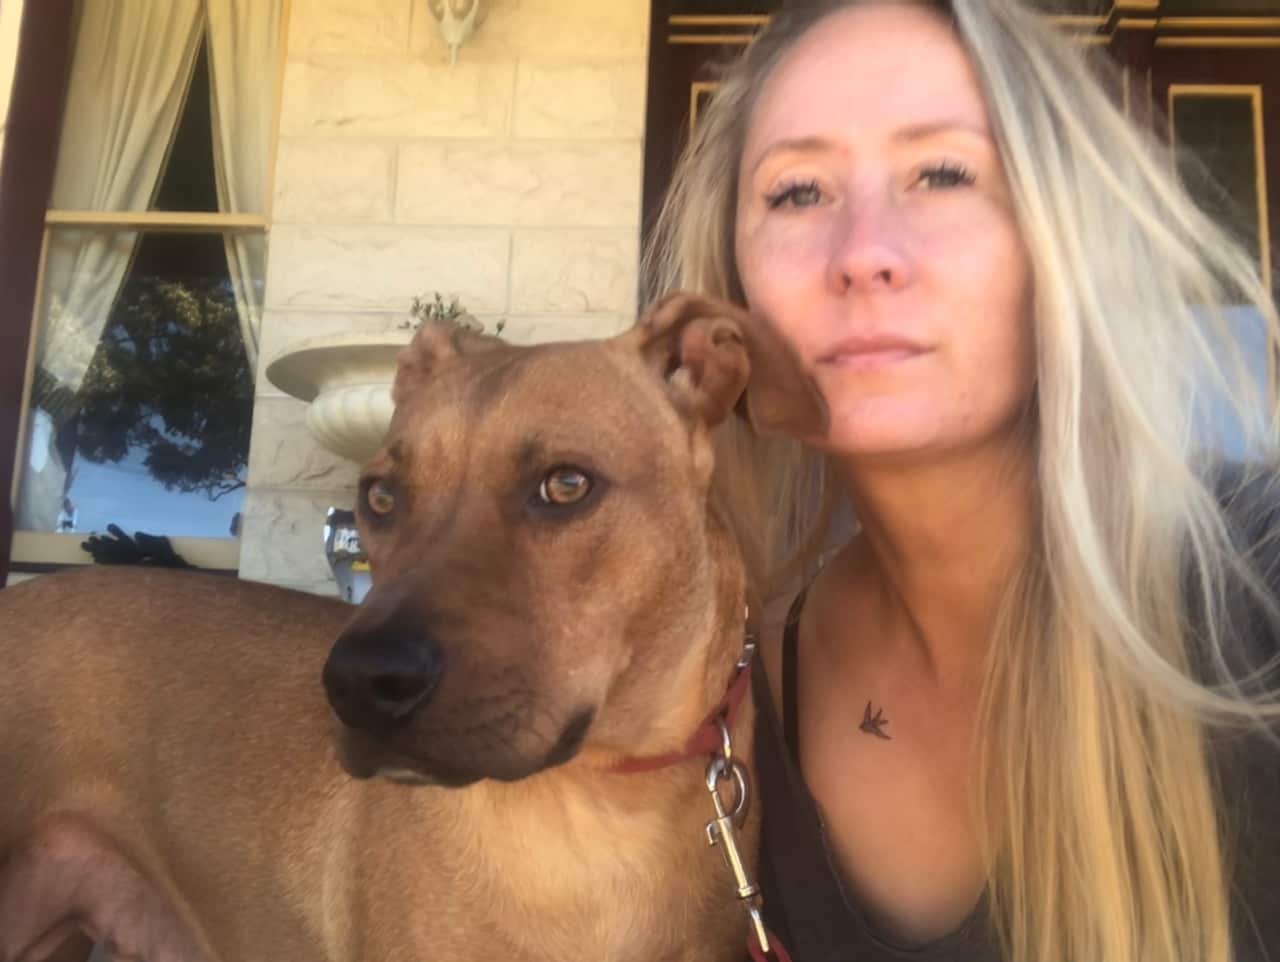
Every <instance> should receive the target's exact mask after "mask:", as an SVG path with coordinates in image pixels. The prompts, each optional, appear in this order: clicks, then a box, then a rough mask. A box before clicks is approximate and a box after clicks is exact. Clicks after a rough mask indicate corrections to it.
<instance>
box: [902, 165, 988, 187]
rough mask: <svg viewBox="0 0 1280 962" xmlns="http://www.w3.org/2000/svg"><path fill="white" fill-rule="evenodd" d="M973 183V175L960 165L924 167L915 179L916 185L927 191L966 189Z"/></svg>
mask: <svg viewBox="0 0 1280 962" xmlns="http://www.w3.org/2000/svg"><path fill="white" fill-rule="evenodd" d="M973 182H974V176H973V174H971V173H969V171H968V169H967V168H966V167H964V166H963V165H962V164H952V163H946V164H935V165H934V166H932V167H926V168H925V169H924V170H922V171H920V175H919V176H918V177H917V178H916V183H917V184H922V185H923V186H924V187H926V188H928V189H929V190H945V189H946V188H948V187H968V186H969V185H970V184H972V183H973Z"/></svg>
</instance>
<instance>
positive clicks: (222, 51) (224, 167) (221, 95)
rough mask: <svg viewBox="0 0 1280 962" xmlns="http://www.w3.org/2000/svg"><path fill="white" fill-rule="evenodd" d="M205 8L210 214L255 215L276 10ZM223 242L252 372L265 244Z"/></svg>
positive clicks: (264, 155) (261, 190) (236, 0)
mask: <svg viewBox="0 0 1280 962" xmlns="http://www.w3.org/2000/svg"><path fill="white" fill-rule="evenodd" d="M206 3H207V5H208V7H207V8H208V16H209V74H210V78H211V86H212V98H213V162H214V172H215V174H216V177H217V184H218V209H219V210H221V211H224V212H226V213H232V214H261V213H264V212H265V211H266V209H267V183H268V180H269V174H270V171H268V170H267V164H268V163H269V161H270V156H269V155H270V150H271V118H272V114H273V111H274V109H275V97H274V91H275V86H276V68H277V63H276V59H277V58H276V44H277V41H278V35H279V31H280V4H278V3H263V2H262V0H206ZM225 242H226V249H227V264H228V266H229V267H230V269H231V284H232V287H233V288H234V289H235V296H236V309H237V312H238V313H239V316H240V331H241V333H242V334H243V335H244V346H245V351H246V352H247V353H248V355H249V366H250V368H251V369H253V370H256V369H257V364H258V336H259V332H260V331H261V329H262V282H263V278H264V276H265V273H266V253H267V249H266V238H265V237H264V236H263V235H262V234H256V233H255V234H242V233H228V234H227V235H226V238H225Z"/></svg>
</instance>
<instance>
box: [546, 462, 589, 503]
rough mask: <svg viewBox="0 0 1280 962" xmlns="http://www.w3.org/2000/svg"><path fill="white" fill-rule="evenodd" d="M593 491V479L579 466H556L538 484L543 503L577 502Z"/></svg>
mask: <svg viewBox="0 0 1280 962" xmlns="http://www.w3.org/2000/svg"><path fill="white" fill-rule="evenodd" d="M590 492H591V479H590V478H589V477H587V475H586V474H584V473H583V472H582V471H579V470H578V469H577V468H556V469H555V470H554V471H551V472H549V473H548V474H547V476H546V477H545V478H543V479H542V483H541V484H540V485H539V486H538V500H540V501H541V502H542V503H543V504H577V503H578V502H579V501H581V500H582V499H583V498H585V497H586V496H587V495H588V494H589V493H590Z"/></svg>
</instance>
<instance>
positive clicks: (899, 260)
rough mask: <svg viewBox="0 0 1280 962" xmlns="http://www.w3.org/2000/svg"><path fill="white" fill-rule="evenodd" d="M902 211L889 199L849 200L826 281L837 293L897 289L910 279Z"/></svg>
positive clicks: (837, 228) (836, 229) (838, 227)
mask: <svg viewBox="0 0 1280 962" xmlns="http://www.w3.org/2000/svg"><path fill="white" fill-rule="evenodd" d="M903 240H904V238H903V235H902V229H901V225H900V223H899V212H898V211H896V210H895V209H894V205H893V203H892V201H891V200H889V199H882V198H874V199H872V198H867V199H863V200H861V201H859V202H858V203H856V204H850V205H849V206H848V207H846V208H845V210H844V212H843V214H842V215H841V216H840V217H839V218H838V219H837V222H836V224H835V227H834V232H833V237H832V241H831V253H830V261H829V264H828V277H827V281H828V284H829V286H830V287H831V289H832V291H833V292H834V293H836V294H841V295H843V294H848V293H865V294H870V293H877V292H887V291H892V290H897V289H899V288H901V287H903V286H905V285H906V284H908V283H909V282H910V280H911V264H910V261H909V259H908V257H907V254H906V251H905V249H904V246H903Z"/></svg>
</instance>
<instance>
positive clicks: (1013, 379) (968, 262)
mask: <svg viewBox="0 0 1280 962" xmlns="http://www.w3.org/2000/svg"><path fill="white" fill-rule="evenodd" d="M739 185H740V186H739V191H738V206H737V226H736V235H735V249H736V257H737V264H738V270H739V274H740V276H741V278H742V283H743V287H744V290H745V292H746V296H747V301H748V303H749V305H750V306H751V307H752V308H754V309H755V310H757V311H759V312H761V313H763V314H765V315H766V316H768V317H770V318H771V319H772V320H773V321H774V323H775V324H777V326H778V327H779V328H780V329H781V331H782V333H783V334H784V335H785V336H786V337H787V338H788V339H789V340H790V341H791V342H792V343H793V344H794V345H795V347H796V348H797V350H798V351H799V353H800V356H801V358H802V359H803V360H804V362H805V364H806V366H807V367H808V368H809V370H810V371H811V372H812V373H813V375H814V377H815V379H816V380H817V383H818V385H819V387H820V389H821V391H822V393H823V395H824V396H825V398H826V400H827V404H828V406H829V407H830V411H831V424H830V429H829V432H828V434H827V435H826V437H825V438H810V439H806V440H809V441H810V442H811V443H814V444H816V445H818V446H820V447H822V448H824V449H826V450H828V451H829V452H831V453H832V454H835V455H838V456H843V457H845V458H848V459H851V460H852V461H855V462H856V461H857V460H859V459H868V458H879V457H883V456H893V457H898V456H902V455H917V454H926V455H927V454H932V453H942V452H951V451H955V450H957V449H961V448H964V447H966V446H974V445H980V444H982V443H984V442H987V441H990V440H992V439H993V438H996V437H997V436H1000V435H1002V434H1005V433H1007V432H1009V431H1010V429H1011V428H1012V427H1013V425H1014V424H1015V422H1016V420H1017V419H1018V417H1019V415H1020V413H1021V411H1022V410H1023V409H1024V408H1025V405H1026V404H1027V401H1028V399H1029V396H1030V393H1031V391H1032V388H1033V381H1034V369H1035V361H1034V354H1033V346H1032V333H1031V324H1030V309H1029V304H1030V296H1029V279H1028V261H1027V254H1026V251H1025V250H1024V248H1023V245H1022V241H1021V239H1020V237H1019V234H1018V230H1017V227H1016V225H1015V223H1014V217H1013V212H1012V210H1011V207H1010V202H1009V196H1008V189H1007V185H1006V183H1005V178H1004V173H1003V170H1002V168H1001V164H1000V159H999V156H998V154H997V152H996V146H995V142H994V140H993V139H992V134H991V125H990V121H989V119H988V117H987V111H986V107H985V105H984V102H983V98H982V95H981V93H980V92H979V89H978V83H977V79H976V78H975V76H974V73H973V70H972V68H971V66H970V64H969V61H968V59H967V56H966V54H965V52H964V50H963V49H962V48H961V46H960V44H959V43H958V42H957V40H956V38H955V36H954V35H953V33H952V30H951V27H950V26H949V25H948V24H947V22H946V21H945V20H944V19H943V18H942V17H941V16H940V15H938V14H937V13H935V12H933V11H930V10H928V9H925V8H922V7H918V6H914V5H899V4H883V5H871V6H863V7H859V8H853V9H849V10H844V11H841V12H838V13H834V14H831V15H830V16H828V17H827V18H825V19H824V20H822V21H821V22H820V23H819V24H817V25H816V26H815V27H813V28H812V29H810V30H809V32H808V33H806V34H805V35H804V36H803V37H802V38H801V39H800V40H799V41H798V42H797V43H796V44H795V46H793V47H792V48H791V50H790V51H788V53H787V54H786V56H785V58H784V59H783V60H782V61H781V62H780V63H779V64H778V66H777V68H776V69H775V71H774V72H773V74H772V76H771V77H770V78H769V80H768V82H767V83H766V85H765V88H764V90H763V91H762V94H761V97H760V99H759V101H758V103H757V104H756V107H755V110H754V112H753V114H752V116H751V118H750V122H749V126H748V130H747V138H746V145H745V149H744V151H743V155H742V160H741V167H740V171H739Z"/></svg>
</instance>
